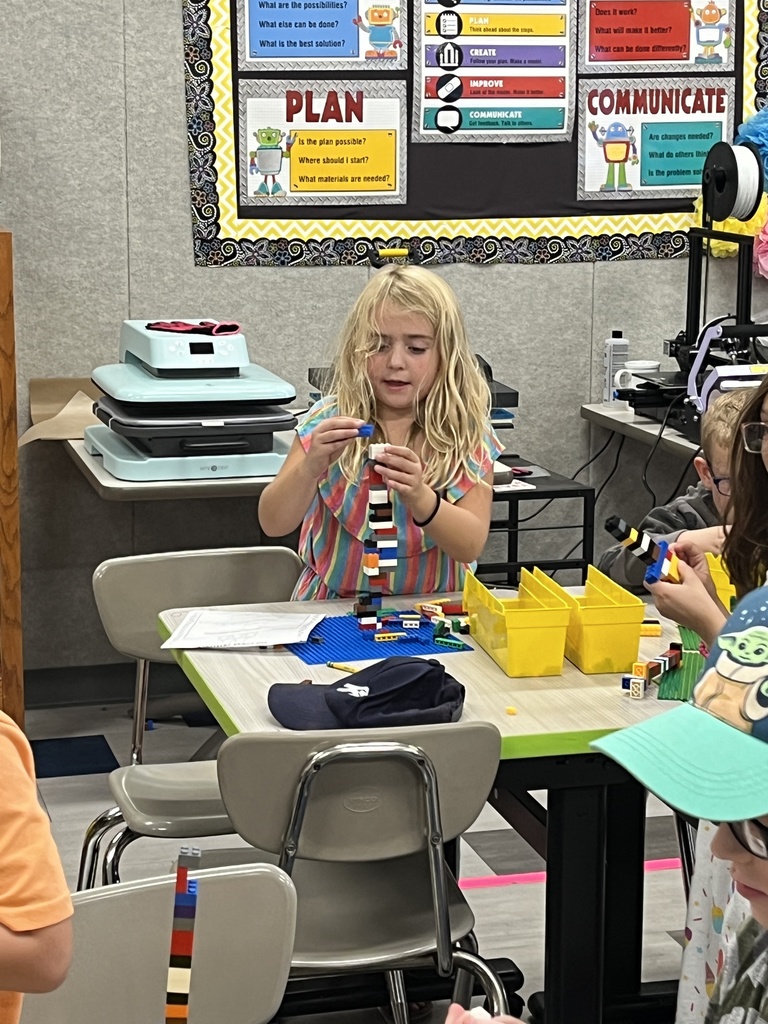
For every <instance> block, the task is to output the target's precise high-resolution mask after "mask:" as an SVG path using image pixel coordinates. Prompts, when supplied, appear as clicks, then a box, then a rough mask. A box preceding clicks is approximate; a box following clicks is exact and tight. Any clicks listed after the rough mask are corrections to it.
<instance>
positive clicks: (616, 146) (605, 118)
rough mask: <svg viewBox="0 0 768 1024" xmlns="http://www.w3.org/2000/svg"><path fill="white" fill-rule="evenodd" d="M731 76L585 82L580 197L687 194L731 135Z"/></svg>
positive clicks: (581, 111) (581, 98)
mask: <svg viewBox="0 0 768 1024" xmlns="http://www.w3.org/2000/svg"><path fill="white" fill-rule="evenodd" d="M733 102H734V84H733V80H732V79H727V78H719V79H718V78H698V77H690V76H689V77H686V78H676V79H668V78H647V79H643V78H626V79H623V80H622V81H621V82H619V83H612V84H609V83H608V82H606V81H605V80H600V79H595V80H593V81H583V82H581V83H580V86H579V187H578V198H579V199H599V200H605V199H658V198H660V197H669V198H685V197H687V196H691V197H693V196H696V195H699V194H700V192H701V174H702V170H703V167H704V160H705V158H706V156H707V153H708V152H709V150H710V149H711V148H712V146H714V144H715V143H716V142H720V141H721V140H730V139H731V138H733Z"/></svg>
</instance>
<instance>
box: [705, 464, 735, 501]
mask: <svg viewBox="0 0 768 1024" xmlns="http://www.w3.org/2000/svg"><path fill="white" fill-rule="evenodd" d="M707 466H708V467H709V475H710V476H711V477H712V483H713V484H714V485H715V490H716V491H717V492H718V494H722V496H723V497H724V498H730V496H731V478H730V477H729V476H715V474H714V471H713V469H712V466H711V465H710V464H709V462H707Z"/></svg>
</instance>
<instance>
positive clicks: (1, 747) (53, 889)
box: [0, 712, 72, 932]
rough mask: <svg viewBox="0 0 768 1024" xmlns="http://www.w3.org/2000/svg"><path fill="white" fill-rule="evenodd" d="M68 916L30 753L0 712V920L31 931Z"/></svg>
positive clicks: (65, 892)
mask: <svg viewBox="0 0 768 1024" xmlns="http://www.w3.org/2000/svg"><path fill="white" fill-rule="evenodd" d="M71 915H72V901H71V899H70V897H69V889H68V887H67V882H66V879H65V878H64V871H63V869H62V866H61V860H60V859H59V854H58V850H57V849H56V844H55V843H54V841H53V836H52V835H51V828H50V823H49V821H48V817H47V815H46V814H45V812H44V811H43V809H42V807H41V806H40V804H39V802H38V798H37V788H36V785H35V769H34V762H33V760H32V751H31V749H30V746H29V743H28V742H27V739H26V737H25V736H24V734H23V733H22V732H21V730H20V729H19V728H18V726H17V725H16V724H15V722H13V721H12V720H11V719H10V718H9V717H8V716H7V715H5V714H3V713H2V712H0V923H2V924H4V925H5V927H6V928H9V929H11V931H15V932H21V931H32V930H33V929H36V928H45V927H48V926H49V925H53V924H58V923H59V922H60V921H64V920H66V918H68V917H70V916H71Z"/></svg>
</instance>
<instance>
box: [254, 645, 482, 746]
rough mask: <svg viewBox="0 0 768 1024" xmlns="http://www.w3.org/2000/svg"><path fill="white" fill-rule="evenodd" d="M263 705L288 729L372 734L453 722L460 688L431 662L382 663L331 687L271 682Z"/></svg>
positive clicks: (457, 714) (461, 694)
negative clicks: (375, 730) (377, 730)
mask: <svg viewBox="0 0 768 1024" xmlns="http://www.w3.org/2000/svg"><path fill="white" fill-rule="evenodd" d="M267 703H268V705H269V710H270V711H271V712H272V714H273V715H274V717H275V718H276V719H277V721H278V722H279V723H280V724H281V725H283V726H285V727H286V728H287V729H373V728H384V727H387V726H405V725H437V724H439V723H443V722H457V721H458V720H459V719H460V718H461V711H462V708H463V706H464V687H463V686H462V685H461V684H460V683H457V682H456V680H455V679H454V678H453V676H450V675H449V674H448V673H447V672H446V671H445V666H444V665H442V664H441V663H440V662H439V661H435V660H434V659H431V658H430V659H424V658H384V659H383V660H382V661H377V662H376V663H375V664H374V665H369V666H368V667H367V668H364V669H361V670H360V671H359V672H356V673H355V674H354V675H351V676H347V678H346V679H343V680H341V681H340V682H338V683H334V684H333V685H332V686H322V685H315V686H299V685H296V683H274V684H273V685H272V686H271V687H270V688H269V692H268V694H267Z"/></svg>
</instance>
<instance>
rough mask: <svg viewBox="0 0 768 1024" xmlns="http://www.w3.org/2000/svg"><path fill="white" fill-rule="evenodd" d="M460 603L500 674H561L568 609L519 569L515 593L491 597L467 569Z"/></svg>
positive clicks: (486, 589)
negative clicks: (517, 585)
mask: <svg viewBox="0 0 768 1024" xmlns="http://www.w3.org/2000/svg"><path fill="white" fill-rule="evenodd" d="M464 607H465V608H466V610H467V613H468V615H469V623H470V631H471V633H472V636H473V638H474V639H475V640H477V642H478V643H479V644H480V646H481V647H482V648H483V650H484V651H485V652H486V654H489V655H490V656H491V657H492V658H493V660H494V661H495V662H496V664H497V665H498V666H499V667H500V668H501V670H502V671H503V672H506V674H507V675H508V676H511V677H513V678H517V677H521V676H559V675H560V674H561V672H562V671H563V658H564V656H565V631H566V629H567V628H568V620H569V618H570V609H569V607H568V605H567V604H566V602H565V601H564V600H563V598H561V597H559V596H558V595H556V594H553V593H551V592H550V591H549V590H548V589H547V588H546V587H544V586H542V585H541V583H540V582H539V581H538V580H537V579H536V578H535V577H534V576H533V575H532V573H530V572H528V571H527V570H526V569H522V570H521V573H520V586H519V588H518V596H517V597H513V598H498V597H495V596H494V594H493V591H491V590H489V589H488V588H487V587H485V586H483V584H482V583H481V582H480V580H478V579H477V577H476V576H473V575H472V574H471V573H467V576H466V579H465V581H464Z"/></svg>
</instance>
